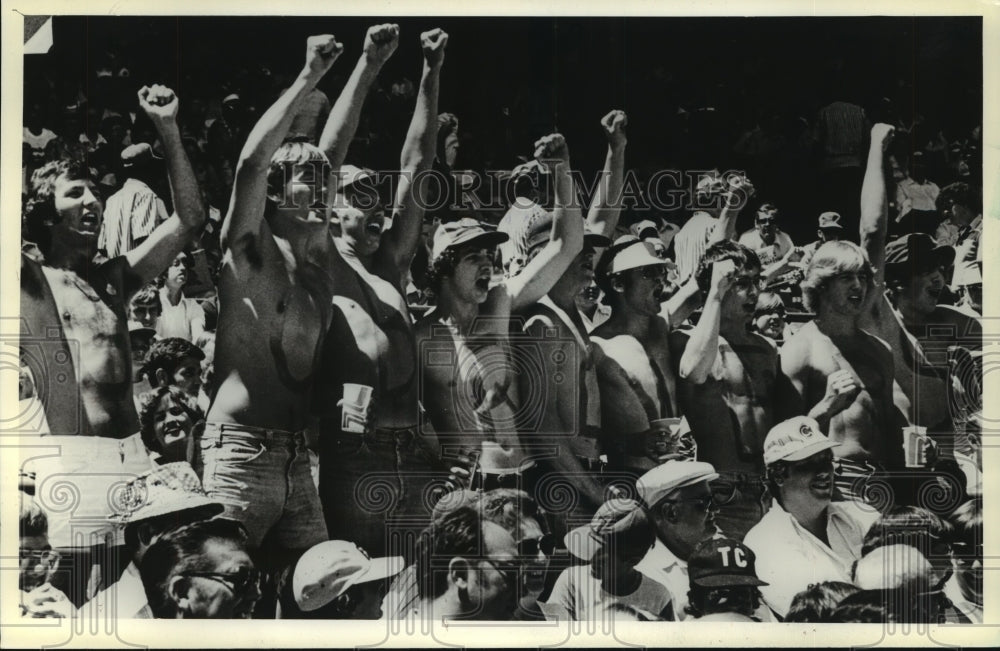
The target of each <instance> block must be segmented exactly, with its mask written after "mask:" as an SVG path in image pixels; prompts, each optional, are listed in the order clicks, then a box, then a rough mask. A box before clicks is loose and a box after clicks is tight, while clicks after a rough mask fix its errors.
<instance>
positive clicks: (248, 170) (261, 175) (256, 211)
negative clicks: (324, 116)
mask: <svg viewBox="0 0 1000 651" xmlns="http://www.w3.org/2000/svg"><path fill="white" fill-rule="evenodd" d="M343 51H344V46H343V45H341V44H340V43H338V42H337V40H336V39H335V38H334V37H333V36H331V35H329V34H323V35H321V36H310V37H309V39H308V40H307V41H306V63H305V66H304V67H303V68H302V71H301V72H300V73H299V75H298V77H296V78H295V82H294V83H293V84H292V86H291V87H290V88H289V89H288V90H287V91H286V92H285V93H284V94H283V95H281V96H280V97H279V98H278V99H277V101H276V102H275V103H274V104H272V105H271V108H269V109H267V111H266V112H265V113H264V115H262V116H261V118H260V120H258V121H257V124H256V125H254V128H253V130H252V131H251V132H250V135H249V136H247V141H246V143H245V144H244V145H243V151H241V152H240V159H239V163H237V165H236V179H235V181H234V182H233V194H232V197H231V198H230V200H229V212H228V213H227V214H226V219H225V221H224V222H223V224H222V235H221V241H222V248H223V250H225V249H227V248H229V247H231V246H232V245H233V244H234V243H235V242H237V241H239V240H240V239H242V238H243V237H245V236H250V237H254V236H256V235H257V233H258V232H259V231H260V225H261V221H262V220H263V218H264V203H265V199H266V198H267V168H268V165H270V163H271V157H272V156H273V155H274V152H276V151H277V150H278V147H280V146H281V143H282V141H284V139H285V136H286V135H288V128H289V127H290V126H291V124H292V119H293V118H294V117H295V114H296V113H297V112H298V109H299V106H300V105H301V103H302V99H303V98H305V96H306V95H308V94H309V93H310V92H311V91H312V89H313V88H315V87H316V84H317V82H319V80H320V79H321V78H322V77H323V75H324V74H326V71H327V70H329V69H330V66H332V65H333V62H334V61H336V60H337V57H339V56H340V54H341V53H342V52H343Z"/></svg>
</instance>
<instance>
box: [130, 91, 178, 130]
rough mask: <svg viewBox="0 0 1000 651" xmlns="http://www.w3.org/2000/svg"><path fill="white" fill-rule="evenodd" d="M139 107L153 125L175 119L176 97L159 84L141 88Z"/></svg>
mask: <svg viewBox="0 0 1000 651" xmlns="http://www.w3.org/2000/svg"><path fill="white" fill-rule="evenodd" d="M139 106H141V107H142V110H143V111H145V113H146V115H148V116H149V119H150V120H152V121H153V122H154V123H156V122H167V121H172V120H175V119H176V118H177V106H178V102H177V95H175V94H174V91H172V90H170V89H169V88H167V87H166V86H161V85H160V84H153V85H152V86H143V87H142V88H140V89H139Z"/></svg>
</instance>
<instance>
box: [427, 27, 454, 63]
mask: <svg viewBox="0 0 1000 651" xmlns="http://www.w3.org/2000/svg"><path fill="white" fill-rule="evenodd" d="M447 44H448V35H447V34H446V33H445V32H444V30H442V29H440V28H438V29H432V30H431V31H429V32H424V33H423V34H421V35H420V48H421V49H422V50H423V51H424V59H425V60H426V61H427V64H428V65H430V66H431V67H432V68H433V67H437V66H439V65H441V64H442V63H444V46H445V45H447Z"/></svg>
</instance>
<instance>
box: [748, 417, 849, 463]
mask: <svg viewBox="0 0 1000 651" xmlns="http://www.w3.org/2000/svg"><path fill="white" fill-rule="evenodd" d="M838 445H840V443H834V442H833V441H831V440H830V439H828V438H827V437H826V436H825V435H824V434H823V432H821V431H820V429H819V423H817V422H816V421H815V420H814V419H812V418H809V417H808V416H796V417H795V418H789V419H788V420H786V421H782V422H780V423H778V424H777V425H775V426H774V427H772V428H771V431H770V432H768V433H767V438H765V439H764V465H765V466H769V465H771V464H772V463H774V462H775V461H801V460H802V459H805V458H807V457H811V456H812V455H814V454H816V453H817V452H822V451H823V450H828V449H830V448H833V447H837V446H838Z"/></svg>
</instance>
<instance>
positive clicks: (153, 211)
mask: <svg viewBox="0 0 1000 651" xmlns="http://www.w3.org/2000/svg"><path fill="white" fill-rule="evenodd" d="M167 216H168V215H167V207H166V205H165V204H164V203H163V200H162V199H160V198H159V197H158V196H156V193H155V192H153V190H152V189H150V187H149V186H148V185H146V184H145V183H143V182H142V181H140V180H138V179H131V178H130V179H128V180H126V181H125V185H123V186H122V189H121V190H119V191H118V192H115V193H114V194H113V195H111V196H110V197H108V203H107V205H106V206H105V208H104V224H103V225H102V226H101V234H100V235H99V236H98V239H97V248H98V249H101V250H103V251H105V253H106V255H107V256H108V257H109V258H114V257H116V256H119V255H125V254H126V253H128V252H129V251H131V250H132V249H134V248H135V247H136V245H137V242H136V240H139V239H142V238H146V237H149V234H150V233H152V232H153V229H155V228H156V227H157V225H159V224H160V223H162V222H163V221H165V220H166V219H167Z"/></svg>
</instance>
